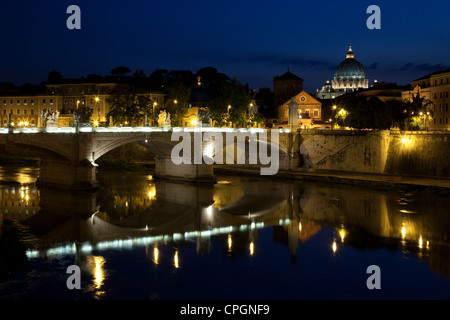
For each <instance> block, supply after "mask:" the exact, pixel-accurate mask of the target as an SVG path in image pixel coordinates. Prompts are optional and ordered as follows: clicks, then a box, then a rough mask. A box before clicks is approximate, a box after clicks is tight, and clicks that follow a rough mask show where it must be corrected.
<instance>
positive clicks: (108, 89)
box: [0, 83, 165, 127]
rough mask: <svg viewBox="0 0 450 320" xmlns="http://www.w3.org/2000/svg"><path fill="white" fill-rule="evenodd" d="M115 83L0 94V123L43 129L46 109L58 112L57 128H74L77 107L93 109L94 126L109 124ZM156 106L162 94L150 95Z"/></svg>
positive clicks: (51, 86)
mask: <svg viewBox="0 0 450 320" xmlns="http://www.w3.org/2000/svg"><path fill="white" fill-rule="evenodd" d="M120 86H121V85H120V84H118V83H60V84H47V85H46V89H45V92H43V93H39V94H29V95H26V94H15V93H11V94H9V93H2V95H1V96H0V102H1V105H0V123H1V125H2V126H3V127H8V126H12V127H42V126H43V118H42V117H41V113H42V112H43V111H44V110H48V111H49V112H50V113H53V112H54V113H58V114H59V116H58V126H60V127H66V126H71V125H73V121H74V118H73V112H74V111H75V110H77V109H78V108H80V107H85V106H86V107H89V108H91V109H92V110H93V114H92V117H91V122H92V125H93V126H98V125H99V124H101V123H106V124H107V125H112V123H110V122H111V121H110V120H111V119H107V114H108V112H109V109H110V102H109V98H110V97H111V95H112V94H113V93H114V92H115V91H116V90H118V89H120ZM148 94H149V95H150V99H151V100H152V101H154V103H156V104H155V106H157V105H160V104H161V105H162V104H163V103H164V97H165V94H163V93H160V92H149V93H148Z"/></svg>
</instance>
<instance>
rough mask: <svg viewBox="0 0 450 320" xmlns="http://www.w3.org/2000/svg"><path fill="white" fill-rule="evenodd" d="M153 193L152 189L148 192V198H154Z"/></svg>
mask: <svg viewBox="0 0 450 320" xmlns="http://www.w3.org/2000/svg"><path fill="white" fill-rule="evenodd" d="M152 196H153V193H152V192H151V191H149V192H148V198H149V199H150V200H152Z"/></svg>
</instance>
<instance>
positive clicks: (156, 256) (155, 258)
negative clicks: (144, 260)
mask: <svg viewBox="0 0 450 320" xmlns="http://www.w3.org/2000/svg"><path fill="white" fill-rule="evenodd" d="M158 261H159V250H158V248H157V247H156V246H155V247H154V248H153V262H155V264H158Z"/></svg>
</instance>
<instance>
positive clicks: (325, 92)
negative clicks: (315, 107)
mask: <svg viewBox="0 0 450 320" xmlns="http://www.w3.org/2000/svg"><path fill="white" fill-rule="evenodd" d="M368 87H369V80H368V79H366V71H365V69H364V67H363V65H362V64H361V63H360V62H359V61H358V60H356V59H355V54H354V53H353V50H352V46H350V47H349V49H348V51H347V55H346V59H345V60H344V61H342V62H341V63H340V64H339V66H338V67H337V68H336V71H335V72H334V79H333V80H332V81H331V84H330V81H329V80H328V81H327V82H326V83H325V84H324V86H323V87H322V89H320V90H319V89H317V92H316V98H318V99H334V98H337V97H339V96H341V95H343V94H345V93H348V92H353V91H357V90H360V89H367V88H368Z"/></svg>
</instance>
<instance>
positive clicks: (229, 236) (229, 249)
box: [228, 234, 233, 251]
mask: <svg viewBox="0 0 450 320" xmlns="http://www.w3.org/2000/svg"><path fill="white" fill-rule="evenodd" d="M232 243H233V241H232V240H231V234H229V235H228V251H231V245H232Z"/></svg>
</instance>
